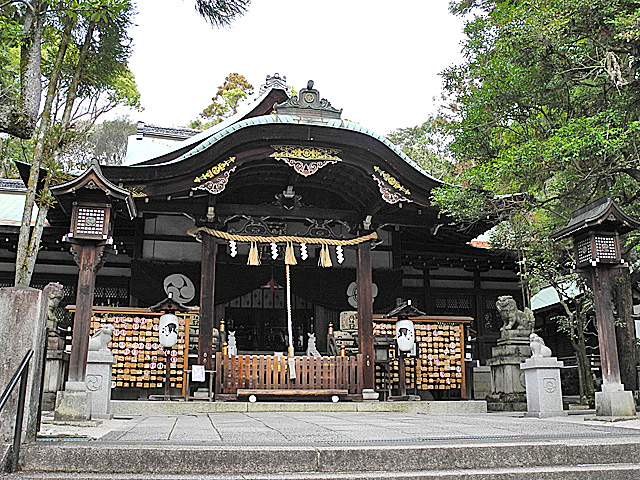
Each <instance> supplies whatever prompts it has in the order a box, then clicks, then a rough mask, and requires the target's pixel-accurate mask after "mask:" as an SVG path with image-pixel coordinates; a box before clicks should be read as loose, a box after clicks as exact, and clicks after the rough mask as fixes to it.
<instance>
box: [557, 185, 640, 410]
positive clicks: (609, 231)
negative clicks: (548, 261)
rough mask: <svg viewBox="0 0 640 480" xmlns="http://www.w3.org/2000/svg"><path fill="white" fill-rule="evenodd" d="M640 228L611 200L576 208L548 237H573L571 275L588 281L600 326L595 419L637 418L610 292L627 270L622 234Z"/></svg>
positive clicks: (637, 222) (602, 200)
mask: <svg viewBox="0 0 640 480" xmlns="http://www.w3.org/2000/svg"><path fill="white" fill-rule="evenodd" d="M638 227H640V222H639V221H638V220H636V219H634V218H632V217H630V216H628V215H626V214H625V213H624V212H623V211H622V210H620V208H619V207H618V206H617V205H616V203H615V202H614V201H613V200H612V199H611V198H609V197H603V198H601V199H599V200H596V201H595V202H592V203H590V204H589V205H586V206H585V207H583V208H581V209H579V210H576V211H575V212H573V214H572V216H571V220H570V221H569V223H568V224H567V226H566V227H565V228H564V229H562V230H560V231H558V232H556V233H555V234H553V235H552V236H551V238H552V239H554V240H560V239H563V238H567V237H571V238H572V239H573V254H574V261H575V271H576V272H578V273H580V274H581V275H583V276H584V277H585V278H586V279H587V281H588V282H590V285H591V289H592V290H593V296H594V307H595V314H596V321H597V326H598V345H599V348H600V365H601V370H602V391H600V392H596V415H598V416H607V417H608V416H628V415H635V413H636V409H635V401H634V398H633V393H632V392H629V391H625V390H624V385H623V384H622V382H621V380H620V364H619V361H618V347H617V344H616V336H615V326H614V314H613V311H614V305H613V294H612V288H613V286H614V284H615V280H616V277H617V276H618V273H619V271H620V269H622V268H628V266H627V264H626V263H625V261H624V260H623V258H622V249H621V246H620V238H619V236H620V235H623V234H625V233H627V232H630V231H631V230H635V229H636V228H638Z"/></svg>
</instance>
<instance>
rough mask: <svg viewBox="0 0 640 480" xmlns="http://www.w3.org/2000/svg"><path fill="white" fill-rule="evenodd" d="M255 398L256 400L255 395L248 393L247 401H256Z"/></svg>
mask: <svg viewBox="0 0 640 480" xmlns="http://www.w3.org/2000/svg"><path fill="white" fill-rule="evenodd" d="M256 400H257V398H256V396H255V395H249V401H250V402H251V403H256Z"/></svg>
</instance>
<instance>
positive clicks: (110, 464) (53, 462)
mask: <svg viewBox="0 0 640 480" xmlns="http://www.w3.org/2000/svg"><path fill="white" fill-rule="evenodd" d="M638 458H640V443H639V442H638V440H637V438H629V437H624V436H619V437H618V436H616V437H613V438H602V437H599V438H590V437H570V438H560V439H559V438H548V439H539V440H536V441H531V440H523V441H517V440H513V439H505V440H504V441H499V440H494V441H491V442H487V441H469V442H462V441H458V442H442V443H437V442H435V443H429V444H417V445H416V444H415V443H411V444H402V443H398V442H396V443H390V444H379V443H377V442H376V443H371V444H364V443H362V442H354V443H349V442H342V443H341V444H334V445H326V446H323V445H322V444H314V445H282V444H279V445H229V444H226V445H211V444H201V443H193V444H173V443H171V444H170V443H164V444H163V443H161V442H158V443H156V444H153V445H147V444H145V445H143V444H133V443H132V444H127V443H107V442H55V443H53V442H37V443H34V444H29V445H25V446H24V447H23V450H22V454H21V457H20V465H21V470H22V471H25V472H66V473H79V474H87V473H104V474H126V473H133V474H154V475H156V476H157V475H159V474H182V472H188V473H189V474H194V475H196V474H207V475H214V474H219V475H236V476H238V475H242V474H252V475H258V474H265V475H266V474H272V475H273V474H279V475H280V474H285V473H291V474H298V475H302V477H300V478H304V475H311V474H312V473H313V474H314V475H313V476H314V478H317V476H316V475H317V474H319V473H326V474H332V475H333V474H335V472H339V473H344V474H350V472H352V473H364V472H369V473H370V474H371V475H373V474H374V472H406V473H410V472H421V473H420V474H421V475H424V474H425V472H426V473H428V474H429V475H434V474H436V472H438V471H443V472H444V471H454V470H455V471H457V472H458V473H461V472H468V473H470V471H472V470H479V471H484V473H483V475H488V474H489V473H490V472H492V471H493V470H494V469H495V468H496V467H500V468H503V469H516V470H517V469H521V468H533V469H536V468H538V469H539V468H552V469H553V468H559V469H561V470H562V469H565V468H567V467H571V468H574V467H573V466H574V465H582V466H585V468H592V469H594V470H598V471H600V470H602V469H603V468H608V469H611V470H612V471H614V470H616V468H618V466H620V465H626V464H628V463H629V462H633V461H634V460H636V459H638ZM603 466H606V467H603ZM625 468H626V467H625ZM629 468H631V467H629ZM452 469H454V470H452ZM633 469H634V471H635V472H636V474H637V473H638V471H639V470H638V465H635V466H634V467H633ZM126 477H127V478H128V479H131V476H130V475H128V476H126ZM106 478H111V477H106ZM238 478H242V477H238ZM278 478H283V477H278ZM334 478H335V477H334ZM408 478H411V477H408ZM416 478H422V477H416ZM424 478H429V477H428V476H427V477H424ZM435 478H437V477H435ZM460 478H462V477H460ZM470 478H471V477H470ZM478 478H482V477H478ZM486 478H491V477H486ZM496 478H500V477H496ZM504 478H507V477H504ZM549 478H563V477H549ZM572 478H575V477H572ZM603 478H604V477H603ZM612 478H614V477H611V476H607V480H611V479H612ZM615 478H617V477H615ZM620 478H627V477H620ZM628 478H631V477H628ZM634 478H640V475H638V476H636V477H634Z"/></svg>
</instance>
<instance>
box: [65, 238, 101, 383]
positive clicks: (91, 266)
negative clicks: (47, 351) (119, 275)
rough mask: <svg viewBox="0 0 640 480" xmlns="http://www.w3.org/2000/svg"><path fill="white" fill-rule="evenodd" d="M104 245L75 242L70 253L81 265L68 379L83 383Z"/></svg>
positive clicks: (79, 265)
mask: <svg viewBox="0 0 640 480" xmlns="http://www.w3.org/2000/svg"><path fill="white" fill-rule="evenodd" d="M104 249H105V247H104V246H96V245H72V246H71V253H72V255H73V258H74V260H75V262H76V264H77V265H78V267H79V268H80V272H79V273H78V287H77V290H76V314H75V317H74V320H73V339H72V341H71V356H70V358H69V381H70V382H81V383H84V381H85V376H86V373H87V355H88V352H89V332H90V330H91V315H92V312H93V293H94V291H95V286H96V274H97V272H98V270H99V269H100V267H101V266H102V261H103V255H104Z"/></svg>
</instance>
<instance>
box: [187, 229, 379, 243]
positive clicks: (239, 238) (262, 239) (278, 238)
mask: <svg viewBox="0 0 640 480" xmlns="http://www.w3.org/2000/svg"><path fill="white" fill-rule="evenodd" d="M199 232H204V233H207V234H209V235H211V236H213V237H216V238H221V239H223V240H227V241H231V240H234V241H236V242H256V243H272V242H273V243H288V242H291V243H305V244H308V245H342V246H347V245H358V244H360V243H364V242H368V241H369V240H375V239H377V238H378V235H377V234H376V232H372V233H370V234H369V235H365V236H363V237H356V238H350V239H348V240H339V239H335V238H316V237H298V236H295V235H274V236H262V235H242V234H237V233H228V232H221V231H220V230H214V229H212V228H207V227H198V228H194V229H191V230H189V231H188V232H187V233H188V234H189V235H191V236H193V237H195V236H196V235H197V234H198V233H199Z"/></svg>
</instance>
